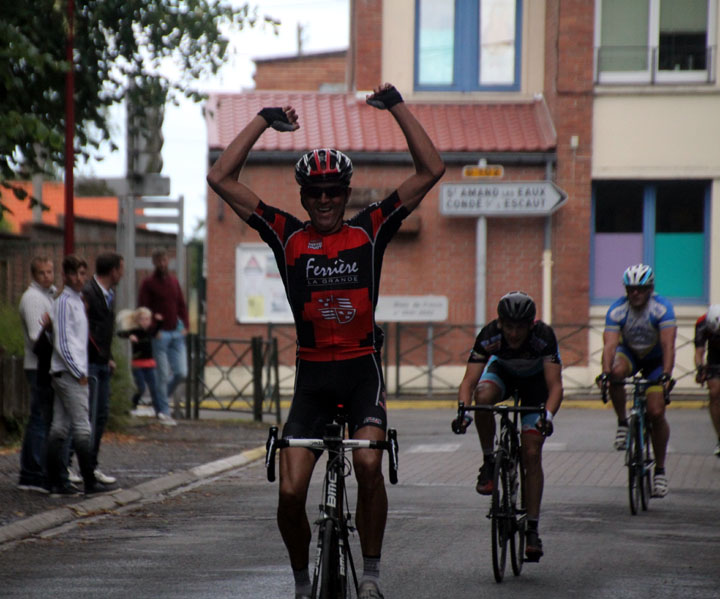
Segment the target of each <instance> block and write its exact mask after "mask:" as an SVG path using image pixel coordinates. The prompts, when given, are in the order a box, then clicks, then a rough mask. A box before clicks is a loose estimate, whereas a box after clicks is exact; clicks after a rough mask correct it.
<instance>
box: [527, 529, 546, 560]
mask: <svg viewBox="0 0 720 599" xmlns="http://www.w3.org/2000/svg"><path fill="white" fill-rule="evenodd" d="M542 556H543V548H542V541H541V540H540V536H539V535H538V531H537V530H528V531H527V532H526V533H525V561H526V562H539V561H540V558H541V557H542Z"/></svg>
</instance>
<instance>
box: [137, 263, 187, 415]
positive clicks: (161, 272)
mask: <svg viewBox="0 0 720 599" xmlns="http://www.w3.org/2000/svg"><path fill="white" fill-rule="evenodd" d="M152 262H153V266H154V267H155V270H154V272H153V273H152V274H151V275H150V276H148V277H146V278H145V279H144V280H143V281H142V283H141V284H140V292H139V294H138V303H137V305H138V306H146V307H147V308H149V309H150V310H151V311H152V313H153V314H156V315H157V314H160V315H161V316H162V320H161V321H160V324H159V326H158V329H159V330H158V334H157V335H156V336H155V338H154V339H153V341H152V351H153V356H154V357H155V361H156V362H157V373H158V395H159V396H160V399H159V401H160V403H161V404H168V403H169V402H168V398H169V397H172V395H173V393H174V392H175V389H177V387H178V385H180V383H183V382H185V378H186V377H187V350H186V349H185V335H187V330H188V313H187V305H186V304H185V297H184V296H183V292H182V289H181V288H180V283H179V282H178V280H177V278H176V277H175V276H173V275H172V274H170V271H169V270H168V263H169V260H168V255H167V252H166V251H165V250H164V249H156V250H155V251H153V253H152ZM158 418H159V419H160V420H166V419H167V418H168V416H167V415H165V414H164V413H163V412H160V413H159V414H158Z"/></svg>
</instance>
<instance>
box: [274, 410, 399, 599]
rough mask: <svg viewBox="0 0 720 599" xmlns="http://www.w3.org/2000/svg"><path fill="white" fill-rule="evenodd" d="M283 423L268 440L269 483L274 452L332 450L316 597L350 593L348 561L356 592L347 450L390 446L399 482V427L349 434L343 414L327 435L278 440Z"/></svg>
mask: <svg viewBox="0 0 720 599" xmlns="http://www.w3.org/2000/svg"><path fill="white" fill-rule="evenodd" d="M277 434H278V428H277V427H276V426H273V427H271V428H270V432H269V435H268V440H267V444H266V457H265V467H266V469H267V478H268V480H269V481H270V482H273V481H274V480H275V452H276V450H277V449H282V448H285V447H304V448H307V449H315V450H322V451H327V453H328V458H327V462H326V465H325V476H324V480H323V493H322V497H323V502H322V503H321V504H320V506H319V509H320V515H319V517H318V519H317V520H316V521H315V524H316V525H318V538H317V553H316V558H315V566H314V571H313V588H312V597H313V598H318V599H325V598H330V597H332V599H337V598H338V597H349V596H350V593H349V590H348V572H347V565H348V564H349V565H350V571H351V572H352V585H353V587H354V589H355V594H356V595H357V589H358V578H357V573H356V571H355V564H354V562H353V558H352V552H351V550H350V543H349V538H350V533H351V532H354V530H355V529H354V528H353V526H352V523H351V522H352V516H351V513H350V507H349V503H348V500H347V495H346V493H345V477H347V476H349V475H350V473H351V472H352V467H351V466H350V463H349V461H348V459H347V457H346V455H345V452H346V451H353V450H355V449H379V450H387V451H388V460H389V478H390V482H391V483H392V484H397V480H398V479H397V468H398V444H397V432H396V430H395V429H388V433H387V437H388V440H387V441H372V440H369V439H345V419H344V417H342V415H338V416H337V417H336V418H335V419H334V420H333V422H332V423H329V424H327V425H326V430H325V435H324V436H323V438H322V439H278V437H277Z"/></svg>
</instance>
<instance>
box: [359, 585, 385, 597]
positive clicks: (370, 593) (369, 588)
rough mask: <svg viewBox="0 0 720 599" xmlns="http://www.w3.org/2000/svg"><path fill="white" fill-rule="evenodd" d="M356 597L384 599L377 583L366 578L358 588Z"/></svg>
mask: <svg viewBox="0 0 720 599" xmlns="http://www.w3.org/2000/svg"><path fill="white" fill-rule="evenodd" d="M358 599H384V595H383V594H382V593H381V592H380V589H379V588H378V586H377V584H375V583H374V582H373V581H372V580H366V581H365V582H363V583H361V584H360V588H358Z"/></svg>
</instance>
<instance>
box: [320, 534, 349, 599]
mask: <svg viewBox="0 0 720 599" xmlns="http://www.w3.org/2000/svg"><path fill="white" fill-rule="evenodd" d="M318 537H319V541H318V557H317V567H316V570H315V580H314V582H313V598H314V599H344V597H345V588H344V587H345V585H344V584H343V582H344V581H343V579H342V578H341V576H340V571H341V568H340V564H341V559H343V558H342V557H341V556H340V546H339V543H338V538H339V536H338V530H337V526H336V524H335V522H333V521H332V520H325V521H324V522H323V523H322V524H321V525H320V532H319V534H318ZM343 570H344V568H343Z"/></svg>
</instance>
